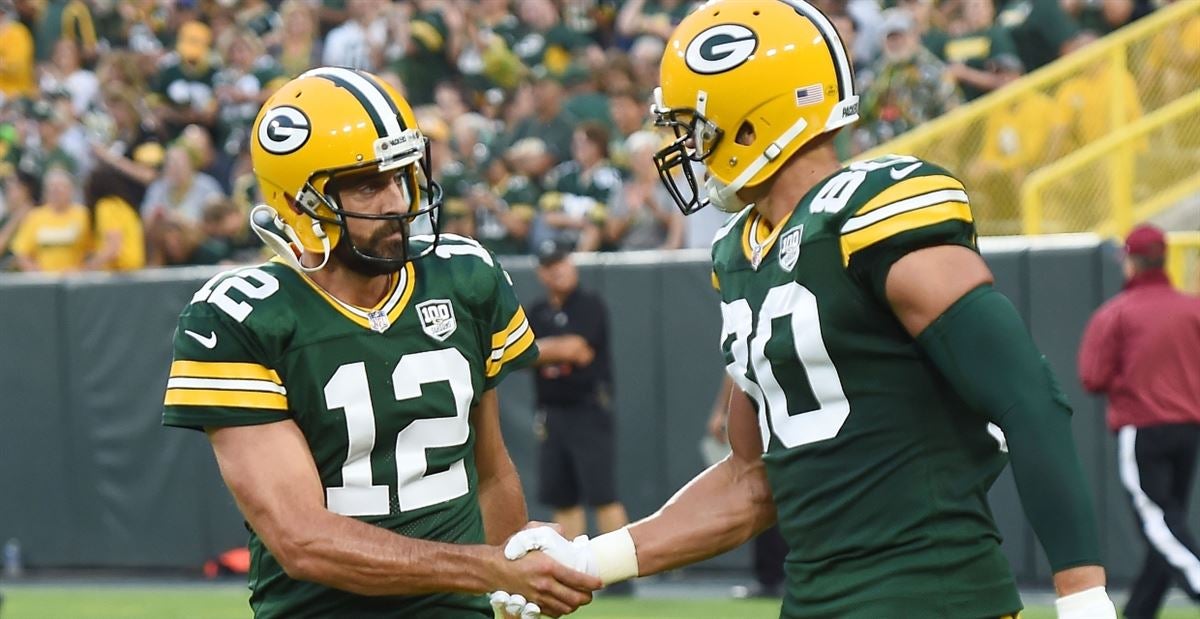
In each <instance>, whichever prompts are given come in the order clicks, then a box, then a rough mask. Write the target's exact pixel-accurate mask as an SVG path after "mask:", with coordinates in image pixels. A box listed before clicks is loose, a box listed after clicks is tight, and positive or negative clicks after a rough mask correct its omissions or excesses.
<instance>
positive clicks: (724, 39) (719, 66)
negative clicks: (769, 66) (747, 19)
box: [684, 24, 758, 75]
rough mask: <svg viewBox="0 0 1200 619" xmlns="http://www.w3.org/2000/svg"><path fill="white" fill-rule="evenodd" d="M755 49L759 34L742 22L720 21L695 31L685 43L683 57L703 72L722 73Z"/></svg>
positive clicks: (747, 58) (736, 64) (694, 68)
mask: <svg viewBox="0 0 1200 619" xmlns="http://www.w3.org/2000/svg"><path fill="white" fill-rule="evenodd" d="M756 49H758V36H757V35H755V34H754V31H753V30H751V29H749V28H747V27H745V26H743V25H741V24H721V25H718V26H713V27H711V28H709V29H707V30H705V31H704V32H701V33H700V34H698V35H696V38H694V39H692V42H691V43H688V46H687V52H686V53H685V54H684V61H685V62H686V63H687V66H688V68H690V69H691V70H693V71H695V72H696V73H701V74H704V75H712V74H714V73H724V72H725V71H728V70H730V69H733V68H736V67H738V66H740V65H741V64H742V63H743V62H746V61H747V60H749V59H750V56H753V55H754V50H756Z"/></svg>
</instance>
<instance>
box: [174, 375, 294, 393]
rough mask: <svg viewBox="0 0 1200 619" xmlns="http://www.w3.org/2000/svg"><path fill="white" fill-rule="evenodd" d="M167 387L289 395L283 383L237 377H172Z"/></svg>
mask: <svg viewBox="0 0 1200 619" xmlns="http://www.w3.org/2000/svg"><path fill="white" fill-rule="evenodd" d="M167 389H219V390H221V391H229V390H235V391H266V392H270V393H278V394H279V395H287V389H284V388H283V385H276V384H275V383H273V382H271V381H269V380H243V379H237V378H172V379H170V380H168V381H167Z"/></svg>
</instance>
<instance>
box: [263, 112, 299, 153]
mask: <svg viewBox="0 0 1200 619" xmlns="http://www.w3.org/2000/svg"><path fill="white" fill-rule="evenodd" d="M310 135H312V123H310V122H309V121H308V117H307V116H305V115H304V112H301V111H300V110H298V109H296V108H294V107H292V106H290V105H282V106H279V107H277V108H273V109H271V110H269V111H268V112H267V113H266V115H265V116H263V120H262V123H260V124H259V125H258V142H259V145H260V146H262V147H263V150H265V151H267V152H270V153H275V154H276V155H286V154H288V153H294V152H296V151H297V150H299V149H300V147H302V146H304V144H305V143H307V142H308V137H309V136H310Z"/></svg>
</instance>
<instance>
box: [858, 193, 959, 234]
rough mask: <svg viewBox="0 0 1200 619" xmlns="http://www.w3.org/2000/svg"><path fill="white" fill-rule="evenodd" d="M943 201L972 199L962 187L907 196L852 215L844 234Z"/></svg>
mask: <svg viewBox="0 0 1200 619" xmlns="http://www.w3.org/2000/svg"><path fill="white" fill-rule="evenodd" d="M943 202H966V203H968V204H969V203H970V200H968V199H967V192H965V191H962V190H961V189H942V190H939V191H934V192H930V193H927V194H923V195H919V196H916V197H913V198H906V199H904V200H900V201H899V202H893V203H891V204H889V205H887V206H884V207H881V208H877V209H875V210H873V211H871V212H870V213H867V214H866V215H859V216H858V217H851V218H850V219H849V220H848V221H847V222H846V225H844V226H842V234H847V233H850V232H854V231H857V230H862V229H863V228H866V227H868V226H871V225H874V224H877V223H879V222H881V221H883V220H885V219H887V218H889V217H893V216H895V215H899V214H901V213H907V212H909V211H915V210H917V209H922V208H926V207H930V206H935V205H938V204H941V203H943Z"/></svg>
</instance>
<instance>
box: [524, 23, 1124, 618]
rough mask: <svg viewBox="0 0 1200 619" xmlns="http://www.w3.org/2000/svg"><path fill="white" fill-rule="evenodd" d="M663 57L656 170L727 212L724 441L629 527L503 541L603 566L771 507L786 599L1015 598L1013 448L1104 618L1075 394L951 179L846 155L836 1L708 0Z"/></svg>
mask: <svg viewBox="0 0 1200 619" xmlns="http://www.w3.org/2000/svg"><path fill="white" fill-rule="evenodd" d="M661 71H662V74H661V88H660V89H659V91H658V92H657V93H656V101H655V105H654V109H653V111H654V114H655V116H656V118H657V122H658V123H659V124H660V125H664V126H666V127H670V128H672V129H673V130H674V131H675V134H676V137H677V139H676V140H675V141H674V143H672V144H670V145H669V146H667V147H665V148H664V149H662V150H661V151H659V152H658V154H657V156H656V164H657V166H658V169H659V172H660V175H661V176H662V180H663V182H664V183H665V184H666V186H667V188H668V189H669V190H670V191H671V193H672V195H673V196H674V197H675V199H676V201H677V202H678V203H679V206H680V207H681V208H682V209H683V211H684V212H685V213H691V212H695V211H697V210H699V209H701V208H704V207H705V206H707V205H709V204H711V206H712V207H714V208H718V209H720V210H722V211H726V212H729V213H732V214H733V215H732V216H731V217H730V219H729V220H728V222H727V223H726V224H725V225H724V226H723V227H722V228H721V229H720V231H719V232H718V233H717V235H716V238H715V239H714V241H713V246H712V261H713V281H714V284H715V285H716V286H717V288H718V290H719V292H720V296H721V313H722V317H723V322H724V327H723V330H722V333H721V338H720V346H721V351H722V352H723V353H724V356H725V361H726V364H727V365H726V369H727V371H728V373H729V375H730V376H731V377H732V378H733V380H734V381H735V383H736V384H737V386H738V387H739V388H738V389H734V390H733V393H732V396H731V398H730V401H729V430H728V431H729V439H730V443H731V445H732V448H733V454H732V455H731V456H730V457H728V458H727V459H725V460H724V461H722V462H720V463H719V464H717V465H715V466H713V467H712V468H710V469H708V470H707V471H705V472H704V473H702V474H700V475H699V476H698V477H697V478H696V479H694V480H692V481H691V482H690V483H689V484H688V485H687V486H685V487H684V488H683V489H682V490H680V491H679V492H678V493H677V494H676V495H675V496H674V498H672V499H671V500H670V501H669V502H668V503H667V504H666V505H664V506H663V507H662V509H660V510H659V511H658V512H657V513H655V514H653V515H652V516H650V517H648V518H646V519H644V520H642V521H640V522H637V523H635V524H633V525H631V526H629V527H627V528H625V529H622V530H620V531H617V532H613V533H609V534H606V535H603V536H600V537H598V538H596V539H594V540H584V539H581V540H578V541H577V542H575V543H567V542H566V541H565V540H561V539H559V538H557V537H556V536H554V535H552V534H551V532H549V531H548V530H545V529H541V530H539V529H533V530H530V531H528V532H524V533H521V534H518V535H517V536H516V537H514V538H513V540H512V541H511V542H510V544H509V547H508V550H509V551H510V557H516V556H520V555H521V554H522V552H523V551H524V550H525V549H526V548H530V547H535V548H544V549H547V550H549V551H550V552H551V553H552V555H553V556H556V557H559V558H561V559H562V560H564V561H565V562H568V563H571V564H573V565H575V566H576V567H578V568H582V569H585V570H586V571H589V572H590V573H593V574H597V575H599V576H600V577H601V579H603V580H604V582H605V583H611V582H615V581H618V580H621V579H625V578H631V577H634V576H639V575H647V574H654V573H657V572H661V571H663V570H668V569H673V568H677V567H679V566H682V565H685V564H688V563H692V562H695V561H699V560H701V559H704V558H707V557H711V556H713V555H716V554H718V553H721V552H724V551H726V550H729V549H731V548H733V547H735V546H737V545H739V544H741V543H742V542H744V541H746V540H747V539H749V538H750V537H751V536H753V535H755V534H757V533H758V532H760V531H762V530H764V529H766V528H767V527H769V526H770V525H771V524H772V523H774V522H775V521H776V519H778V522H779V526H780V528H781V529H782V531H783V535H784V537H785V538H786V540H787V542H788V546H789V548H790V553H789V555H788V557H787V562H786V572H787V582H786V594H785V596H784V599H783V605H782V616H784V617H804V618H806V619H811V618H821V617H830V618H833V617H836V618H839V619H849V618H863V619H880V618H907V617H921V618H923V619H928V618H933V617H939V618H954V619H962V618H975V619H981V618H995V617H1011V616H1014V615H1015V614H1016V613H1017V612H1018V611H1019V610H1020V609H1021V599H1020V597H1019V596H1018V593H1017V589H1016V586H1015V585H1014V582H1013V577H1012V573H1011V571H1010V569H1009V566H1008V564H1007V562H1006V560H1005V558H1004V555H1003V554H1002V552H1001V550H1000V535H999V533H998V532H997V529H996V524H995V522H994V521H993V518H992V514H991V511H990V509H989V508H988V504H987V498H986V494H987V490H988V488H989V487H990V486H991V485H992V483H993V482H994V481H995V479H996V477H997V476H998V475H999V474H1000V472H1001V470H1002V469H1003V468H1004V466H1005V464H1006V463H1008V462H1009V461H1011V463H1012V467H1013V473H1014V475H1015V478H1016V483H1017V488H1018V490H1019V492H1020V495H1021V500H1022V504H1023V507H1024V510H1025V514H1026V516H1027V517H1028V520H1029V522H1030V524H1031V525H1032V526H1033V529H1034V531H1035V532H1036V534H1037V536H1038V539H1039V540H1040V542H1041V545H1042V548H1043V549H1044V550H1045V552H1046V555H1047V557H1048V558H1049V560H1050V564H1051V566H1052V568H1053V570H1054V585H1055V588H1056V590H1057V592H1058V595H1059V596H1060V597H1059V598H1058V613H1059V617H1062V618H1064V619H1065V618H1083V617H1087V618H1114V617H1115V611H1114V609H1113V605H1112V602H1111V601H1110V600H1109V597H1108V595H1107V593H1106V592H1105V588H1104V586H1105V574H1104V569H1103V568H1102V567H1101V566H1100V556H1099V542H1098V539H1097V538H1098V536H1097V530H1096V523H1095V518H1094V516H1093V513H1092V503H1091V498H1090V497H1089V494H1088V491H1087V487H1086V481H1085V479H1084V476H1083V474H1082V472H1081V469H1080V465H1079V461H1078V458H1077V456H1076V452H1075V446H1074V444H1073V442H1072V437H1071V425H1070V420H1071V409H1070V407H1069V405H1068V403H1067V401H1066V399H1065V397H1064V395H1063V393H1062V392H1061V391H1060V389H1059V387H1058V385H1057V384H1056V383H1055V379H1054V377H1053V376H1052V374H1051V372H1050V370H1049V368H1048V366H1047V365H1046V362H1045V360H1044V358H1043V357H1042V355H1041V354H1040V353H1039V352H1038V350H1037V348H1036V347H1035V346H1034V344H1033V341H1032V340H1031V338H1030V336H1029V333H1028V332H1027V330H1026V329H1025V326H1024V325H1023V323H1022V322H1021V318H1020V316H1019V315H1018V313H1017V312H1016V310H1015V309H1014V308H1013V306H1012V304H1011V303H1010V302H1009V301H1008V300H1007V299H1006V298H1005V297H1004V296H1002V295H1001V294H1000V293H999V292H997V291H996V290H995V289H994V288H993V286H992V275H991V273H990V272H989V270H988V268H987V266H986V265H985V264H984V261H983V260H982V259H981V258H980V255H979V253H978V250H977V248H976V244H975V228H974V225H973V223H972V215H971V208H970V202H969V199H968V196H967V193H966V191H965V190H964V188H963V185H962V183H960V182H959V180H958V179H956V178H955V177H954V175H953V174H951V173H950V172H948V171H946V170H944V169H942V168H939V167H938V166H936V165H934V164H932V163H929V162H927V161H922V160H920V159H917V158H915V157H909V156H894V155H893V156H888V157H883V158H880V159H875V160H872V161H865V162H862V163H857V164H854V165H850V166H848V167H842V165H841V164H840V163H839V161H838V159H837V157H836V155H835V152H834V148H833V146H832V144H831V140H832V138H833V136H834V134H835V133H836V132H837V131H838V130H839V129H841V128H843V127H845V126H847V125H849V124H850V123H852V122H854V121H855V120H856V119H857V118H858V98H857V97H856V96H855V94H854V93H855V91H854V78H853V75H852V74H851V67H850V60H849V58H848V57H847V53H846V50H845V49H844V47H843V45H842V43H841V41H840V40H839V38H838V34H837V32H836V31H835V30H834V28H833V27H832V26H831V25H830V22H829V20H828V19H827V18H826V17H825V16H824V15H823V14H822V13H820V12H819V11H818V10H816V9H815V8H813V7H812V6H811V5H809V4H807V3H805V2H803V1H802V0H762V1H756V2H747V1H737V0H718V1H714V2H709V3H707V4H704V5H702V6H701V7H700V8H699V9H697V10H696V11H695V12H694V13H692V14H691V15H690V16H688V17H687V18H686V19H685V20H683V22H682V23H680V24H679V26H678V27H677V28H676V30H675V32H674V34H673V35H672V36H671V39H670V41H668V43H667V49H666V52H665V54H664V55H663V59H662V67H661ZM692 162H703V164H704V166H705V168H706V171H707V178H706V179H705V181H704V183H703V184H704V188H705V189H707V192H706V193H707V201H706V200H704V199H702V198H701V196H702V195H703V194H704V193H705V192H702V191H701V184H700V182H699V181H698V180H697V178H696V177H695V176H694V175H693V174H692V173H691V165H690V164H691V163H692Z"/></svg>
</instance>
